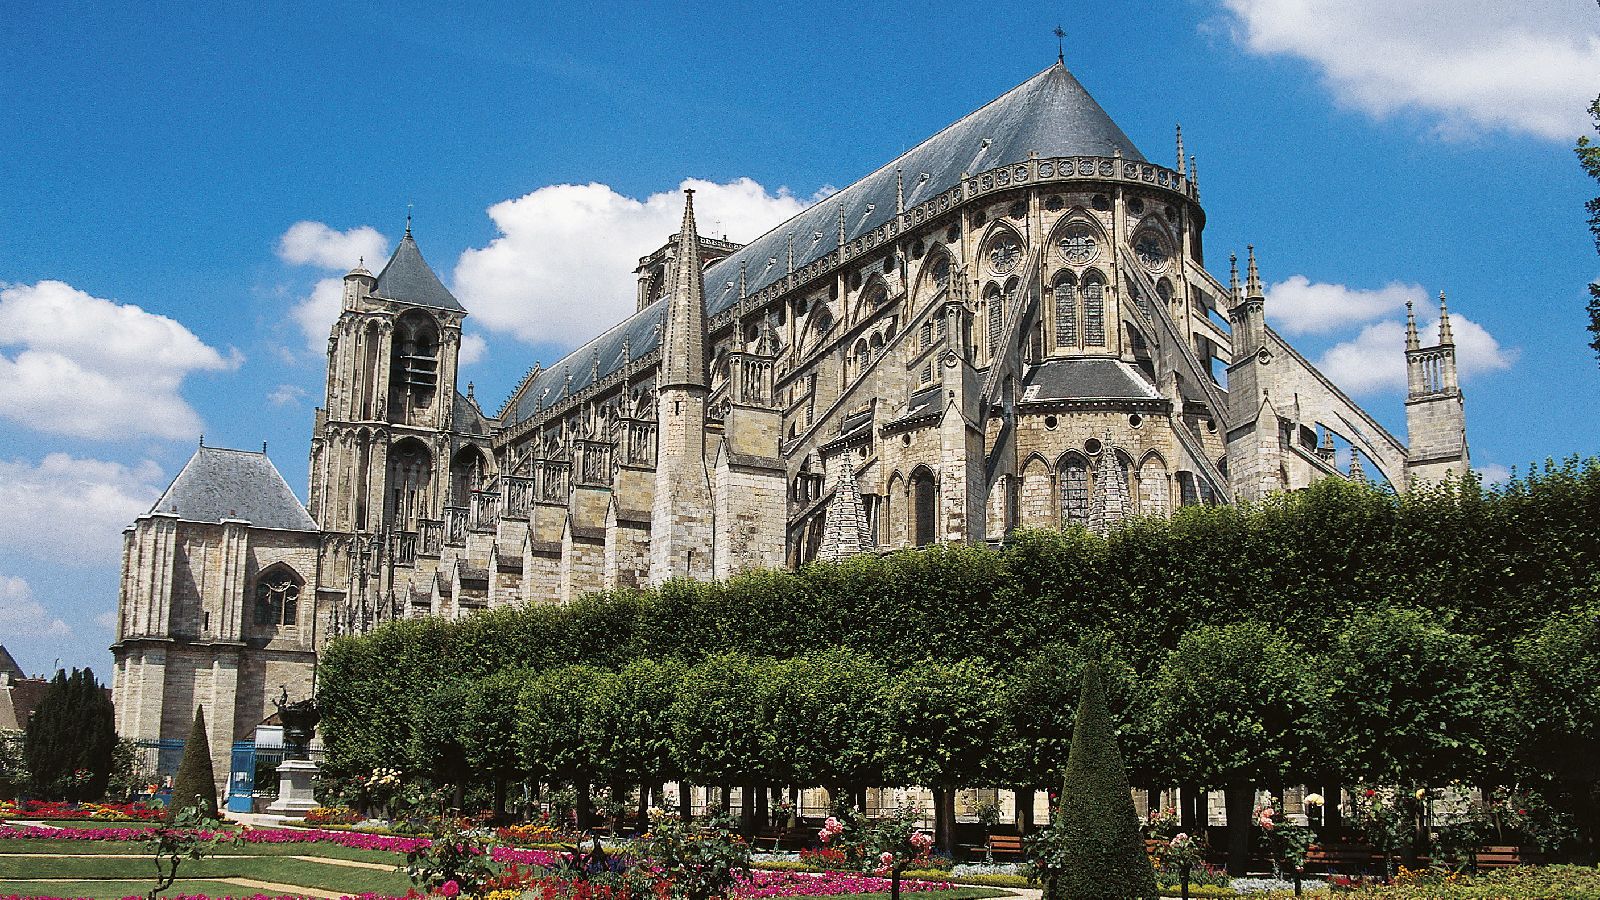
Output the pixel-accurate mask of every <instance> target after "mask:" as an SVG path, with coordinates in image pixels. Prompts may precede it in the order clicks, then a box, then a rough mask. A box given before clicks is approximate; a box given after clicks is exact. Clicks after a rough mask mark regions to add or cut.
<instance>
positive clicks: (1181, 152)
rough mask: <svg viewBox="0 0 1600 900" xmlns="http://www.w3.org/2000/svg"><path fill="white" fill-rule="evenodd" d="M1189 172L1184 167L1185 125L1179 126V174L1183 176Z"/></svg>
mask: <svg viewBox="0 0 1600 900" xmlns="http://www.w3.org/2000/svg"><path fill="white" fill-rule="evenodd" d="M1187 171H1188V170H1187V169H1185V168H1184V165H1183V124H1182V123H1179V125H1178V174H1179V175H1183V174H1185V173H1186V172H1187Z"/></svg>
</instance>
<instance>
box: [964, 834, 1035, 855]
mask: <svg viewBox="0 0 1600 900" xmlns="http://www.w3.org/2000/svg"><path fill="white" fill-rule="evenodd" d="M961 849H962V850H964V851H966V852H967V854H969V856H970V858H972V859H977V860H982V859H983V858H984V854H985V853H986V852H987V853H992V854H993V855H994V858H995V859H1002V858H1014V857H1020V856H1021V855H1022V837H1021V836H1020V835H1015V834H995V835H990V837H989V843H988V844H987V845H985V844H962V845H961Z"/></svg>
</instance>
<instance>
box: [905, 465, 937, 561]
mask: <svg viewBox="0 0 1600 900" xmlns="http://www.w3.org/2000/svg"><path fill="white" fill-rule="evenodd" d="M911 515H912V522H911V534H912V538H911V542H912V544H913V545H914V546H917V547H923V546H926V545H928V544H931V543H933V542H934V541H936V540H938V520H939V488H938V485H937V484H935V483H934V480H933V473H932V472H930V471H928V470H927V469H926V468H919V469H917V471H915V472H913V473H912V475H911Z"/></svg>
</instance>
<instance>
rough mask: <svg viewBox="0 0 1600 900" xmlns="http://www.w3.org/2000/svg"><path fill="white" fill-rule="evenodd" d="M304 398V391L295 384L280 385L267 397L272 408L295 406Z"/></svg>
mask: <svg viewBox="0 0 1600 900" xmlns="http://www.w3.org/2000/svg"><path fill="white" fill-rule="evenodd" d="M305 398H306V389H305V388H303V387H300V386H299V385H296V384H280V385H278V386H277V387H275V388H273V389H272V393H270V394H268V395H267V402H268V403H271V404H272V405H273V406H296V405H298V404H299V403H300V401H301V400H304V399H305Z"/></svg>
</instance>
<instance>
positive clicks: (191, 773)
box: [167, 707, 217, 821]
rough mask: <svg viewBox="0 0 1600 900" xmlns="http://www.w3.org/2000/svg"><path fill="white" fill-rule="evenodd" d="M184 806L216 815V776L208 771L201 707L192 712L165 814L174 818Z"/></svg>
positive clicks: (208, 752) (208, 750) (207, 745)
mask: <svg viewBox="0 0 1600 900" xmlns="http://www.w3.org/2000/svg"><path fill="white" fill-rule="evenodd" d="M186 809H197V810H199V811H200V815H201V816H203V817H205V818H208V819H215V818H216V817H217V779H216V776H215V775H214V774H212V770H211V741H210V740H209V739H208V738H207V737H206V714H205V710H204V709H203V708H199V707H196V708H195V711H194V727H193V728H190V729H189V740H187V741H185V742H184V745H183V760H182V761H181V762H179V763H178V777H177V778H175V779H173V782H172V805H171V806H169V807H167V817H168V818H169V819H170V820H172V821H177V818H178V814H179V813H181V812H182V811H183V810H186Z"/></svg>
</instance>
